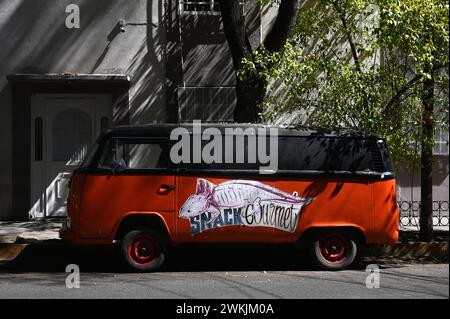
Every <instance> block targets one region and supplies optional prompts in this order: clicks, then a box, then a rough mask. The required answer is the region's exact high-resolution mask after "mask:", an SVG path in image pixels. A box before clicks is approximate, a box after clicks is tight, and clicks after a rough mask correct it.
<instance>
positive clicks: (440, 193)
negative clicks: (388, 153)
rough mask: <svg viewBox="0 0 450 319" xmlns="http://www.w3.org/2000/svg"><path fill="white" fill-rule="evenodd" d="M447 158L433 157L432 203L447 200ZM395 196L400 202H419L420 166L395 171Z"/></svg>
mask: <svg viewBox="0 0 450 319" xmlns="http://www.w3.org/2000/svg"><path fill="white" fill-rule="evenodd" d="M448 174H449V165H448V156H434V162H433V201H448V200H449V192H448V191H449V188H448V181H449V176H448ZM397 196H398V199H399V200H401V201H412V200H414V201H420V166H419V165H417V166H416V167H415V169H414V170H406V169H404V168H401V166H400V167H399V168H398V169H397Z"/></svg>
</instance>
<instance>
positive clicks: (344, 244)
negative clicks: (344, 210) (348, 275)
mask: <svg viewBox="0 0 450 319" xmlns="http://www.w3.org/2000/svg"><path fill="white" fill-rule="evenodd" d="M309 250H310V253H311V257H312V259H313V261H314V263H315V265H316V266H318V267H319V268H321V269H323V270H344V269H347V268H348V267H350V266H351V265H352V264H353V263H354V262H355V260H356V256H357V254H358V244H357V242H356V240H355V239H354V238H353V237H352V236H351V235H350V234H348V233H345V232H339V231H327V232H320V233H317V234H315V235H313V237H312V239H311V240H310V244H309Z"/></svg>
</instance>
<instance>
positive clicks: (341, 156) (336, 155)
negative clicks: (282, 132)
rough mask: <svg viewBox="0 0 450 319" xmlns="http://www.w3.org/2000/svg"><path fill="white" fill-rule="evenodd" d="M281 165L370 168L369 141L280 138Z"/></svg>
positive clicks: (326, 169) (292, 167) (324, 169)
mask: <svg viewBox="0 0 450 319" xmlns="http://www.w3.org/2000/svg"><path fill="white" fill-rule="evenodd" d="M279 154H282V156H280V159H279V167H280V169H281V170H299V171H302V170H303V171H305V170H306V171H322V172H339V171H349V172H356V171H370V170H372V168H371V157H370V152H369V148H368V143H367V142H366V141H365V140H363V139H355V138H339V137H336V138H324V137H280V139H279Z"/></svg>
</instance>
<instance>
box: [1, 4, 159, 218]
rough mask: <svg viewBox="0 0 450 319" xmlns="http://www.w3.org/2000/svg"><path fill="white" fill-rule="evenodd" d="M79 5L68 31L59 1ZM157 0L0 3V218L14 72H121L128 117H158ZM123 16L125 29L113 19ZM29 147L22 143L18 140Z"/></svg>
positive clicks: (7, 180) (7, 208)
mask: <svg viewBox="0 0 450 319" xmlns="http://www.w3.org/2000/svg"><path fill="white" fill-rule="evenodd" d="M69 4H77V5H79V7H80V13H81V25H80V28H79V29H67V28H66V26H65V20H66V17H67V15H68V14H67V13H66V12H65V11H66V6H67V5H69ZM163 17H164V1H163V0H95V1H93V0H39V1H35V0H2V1H0V43H1V49H0V219H10V218H14V216H11V205H12V204H11V192H12V190H11V189H12V185H11V170H12V160H13V159H12V101H11V85H10V84H9V83H8V81H7V79H6V76H7V75H8V74H15V73H38V74H45V73H78V74H80V73H84V74H127V75H129V76H130V78H131V88H130V97H129V99H130V102H129V105H130V110H129V111H130V121H131V122H132V123H149V122H156V121H165V119H166V111H165V96H164V79H165V63H164V59H165V55H164V49H165V46H164V43H165V28H164V21H163ZM121 19H123V20H125V22H126V23H127V25H126V26H125V32H124V33H122V32H120V30H119V28H118V26H117V24H118V22H119V20H121ZM24 147H28V146H24Z"/></svg>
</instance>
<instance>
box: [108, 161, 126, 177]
mask: <svg viewBox="0 0 450 319" xmlns="http://www.w3.org/2000/svg"><path fill="white" fill-rule="evenodd" d="M111 169H112V171H113V174H115V173H122V172H123V171H125V170H126V169H127V164H126V163H125V161H124V160H123V158H121V159H118V160H114V161H113V162H112V164H111Z"/></svg>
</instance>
